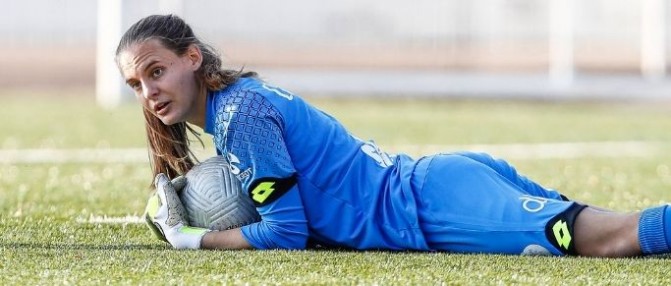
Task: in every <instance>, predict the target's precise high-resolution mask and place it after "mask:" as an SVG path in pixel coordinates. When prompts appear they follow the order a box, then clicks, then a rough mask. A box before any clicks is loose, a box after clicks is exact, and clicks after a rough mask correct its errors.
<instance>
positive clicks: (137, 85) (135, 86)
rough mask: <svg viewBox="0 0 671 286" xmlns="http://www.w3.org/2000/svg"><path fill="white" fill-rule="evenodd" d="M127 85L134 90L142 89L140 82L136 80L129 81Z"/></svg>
mask: <svg viewBox="0 0 671 286" xmlns="http://www.w3.org/2000/svg"><path fill="white" fill-rule="evenodd" d="M128 86H130V88H132V89H133V90H136V91H137V90H140V89H142V85H141V84H140V82H137V81H133V82H129V83H128Z"/></svg>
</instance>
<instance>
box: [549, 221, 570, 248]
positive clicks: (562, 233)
mask: <svg viewBox="0 0 671 286" xmlns="http://www.w3.org/2000/svg"><path fill="white" fill-rule="evenodd" d="M552 233H553V234H554V237H555V239H556V240H557V244H558V245H559V246H561V247H562V248H563V249H565V250H568V249H569V246H570V245H571V233H570V232H569V231H568V226H567V225H566V221H564V220H558V221H557V222H556V223H555V224H554V226H552Z"/></svg>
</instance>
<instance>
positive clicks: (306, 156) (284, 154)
mask: <svg viewBox="0 0 671 286" xmlns="http://www.w3.org/2000/svg"><path fill="white" fill-rule="evenodd" d="M399 128H400V127H399ZM205 132H207V133H209V134H212V135H213V136H214V143H215V146H216V148H217V153H218V154H220V155H222V156H225V157H226V158H227V159H228V161H229V163H230V166H231V170H232V172H233V173H234V174H235V175H236V176H237V178H238V179H240V181H241V182H242V186H243V189H244V190H246V191H247V192H249V196H250V198H251V199H252V201H254V203H255V204H256V207H257V210H258V212H259V213H260V214H261V217H262V220H261V221H260V222H257V223H253V224H250V225H246V226H243V227H242V235H243V236H244V238H245V239H246V240H247V241H248V242H249V243H250V244H251V245H252V246H253V247H255V248H258V249H272V248H282V249H303V248H305V247H306V243H307V240H308V238H309V239H311V240H314V241H315V242H317V243H319V244H322V245H329V246H339V247H349V248H355V249H396V250H399V249H414V250H427V249H428V248H429V247H428V246H427V243H426V240H425V237H424V235H423V234H422V231H421V230H420V225H419V222H418V214H417V201H416V198H415V195H414V193H413V190H412V188H411V187H410V177H411V174H412V172H413V169H414V167H415V165H416V163H415V161H414V160H413V159H411V158H410V157H408V156H406V155H396V156H389V155H388V154H386V153H384V152H382V151H381V150H380V149H379V148H378V147H377V146H376V145H375V144H374V143H372V142H366V141H363V140H360V139H358V138H356V137H354V136H352V135H351V134H350V133H349V132H348V131H347V130H346V129H345V127H343V126H342V125H341V124H340V123H339V122H338V121H337V120H336V119H334V118H333V117H331V116H329V115H328V114H326V113H324V112H322V111H320V110H319V109H317V108H315V107H313V106H311V105H310V104H308V103H306V102H305V101H304V100H303V99H301V98H300V97H298V96H296V95H294V94H292V93H290V92H287V91H285V90H282V89H280V88H277V87H273V86H270V85H267V84H266V83H264V82H263V81H261V80H258V79H256V78H241V79H239V80H238V81H237V82H236V83H234V84H232V85H230V86H228V87H226V88H225V89H223V90H219V91H215V92H210V93H209V94H208V99H207V115H206V124H205Z"/></svg>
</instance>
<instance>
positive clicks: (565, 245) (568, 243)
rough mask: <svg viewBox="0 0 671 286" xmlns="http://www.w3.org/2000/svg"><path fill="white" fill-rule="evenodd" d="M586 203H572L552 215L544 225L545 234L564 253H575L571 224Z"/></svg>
mask: <svg viewBox="0 0 671 286" xmlns="http://www.w3.org/2000/svg"><path fill="white" fill-rule="evenodd" d="M586 207H587V206H586V205H581V204H579V203H573V204H572V205H571V206H570V207H569V208H568V209H566V210H565V211H563V212H561V213H559V214H558V215H556V216H555V217H553V218H552V219H551V220H550V221H549V222H548V223H547V224H546V225H545V236H546V237H547V239H548V240H549V241H550V243H552V245H554V246H555V247H556V248H557V249H559V250H561V252H563V253H564V254H566V255H576V254H577V253H576V251H575V239H574V235H573V234H574V233H573V224H574V223H575V220H576V218H577V217H578V214H579V213H580V212H581V211H582V210H583V209H585V208H586Z"/></svg>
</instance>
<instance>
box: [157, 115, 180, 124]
mask: <svg viewBox="0 0 671 286" xmlns="http://www.w3.org/2000/svg"><path fill="white" fill-rule="evenodd" d="M160 119H161V122H163V124H165V125H168V126H170V125H173V124H176V123H180V122H182V121H179V120H176V119H175V118H172V117H170V116H169V117H163V118H160Z"/></svg>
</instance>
